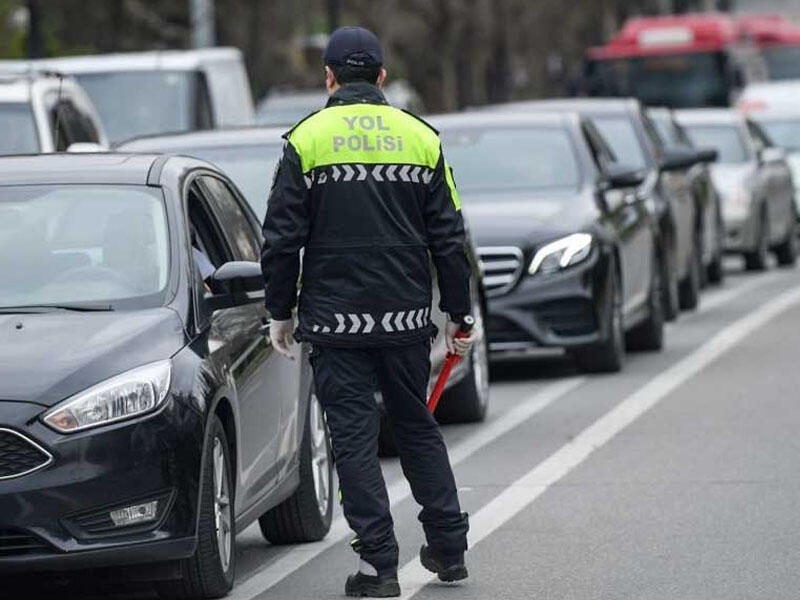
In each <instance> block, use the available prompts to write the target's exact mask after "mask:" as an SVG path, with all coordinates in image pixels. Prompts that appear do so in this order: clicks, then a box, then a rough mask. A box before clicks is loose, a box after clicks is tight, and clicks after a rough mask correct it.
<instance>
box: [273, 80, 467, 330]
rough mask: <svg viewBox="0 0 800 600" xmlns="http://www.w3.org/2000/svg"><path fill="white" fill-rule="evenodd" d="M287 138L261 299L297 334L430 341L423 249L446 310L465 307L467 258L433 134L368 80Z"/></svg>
mask: <svg viewBox="0 0 800 600" xmlns="http://www.w3.org/2000/svg"><path fill="white" fill-rule="evenodd" d="M284 137H285V138H286V140H287V143H286V146H285V148H284V153H283V157H282V159H281V161H280V162H279V164H278V167H277V170H276V173H275V178H274V181H273V184H272V190H271V192H270V197H269V201H268V204H267V215H266V219H265V221H264V248H263V251H262V255H261V264H262V268H263V272H264V280H265V286H266V305H267V309H268V310H269V311H270V313H271V315H272V317H273V318H274V319H281V320H282V319H287V318H289V316H290V315H291V311H292V309H293V307H294V305H295V301H296V298H297V283H298V275H299V274H300V260H301V258H300V255H301V249H304V253H303V259H302V260H303V267H302V281H301V282H300V289H301V292H300V306H299V326H298V330H297V339H299V340H302V341H311V342H314V343H318V344H321V345H330V346H386V345H395V344H408V343H413V342H415V341H419V340H422V339H426V338H430V337H431V336H432V335H434V334H435V327H434V326H433V324H432V323H431V320H430V307H431V285H432V279H431V271H430V258H431V257H432V258H433V263H434V264H435V266H436V271H437V274H438V280H439V287H440V290H441V298H442V302H441V308H442V310H443V311H445V312H447V313H449V314H450V315H451V316H452V317H453V318H458V317H461V316H463V315H465V314H468V313H469V312H470V283H469V278H470V266H469V263H468V260H467V256H466V253H465V233H464V223H463V220H462V217H461V210H460V203H459V199H458V193H457V192H456V189H455V185H454V183H453V178H452V173H451V171H450V169H449V167H448V166H447V164H446V162H445V160H444V157H443V155H442V150H441V144H440V142H439V138H438V134H437V132H436V131H435V130H434V129H433V128H431V127H430V126H429V125H428V124H426V123H425V122H423V121H421V120H420V119H418V118H417V117H415V116H413V115H410V114H408V113H406V112H404V111H401V110H399V109H396V108H393V107H391V106H389V105H388V104H387V103H386V100H385V99H384V97H383V95H382V94H381V92H380V91H379V90H378V89H377V88H376V87H374V86H372V85H368V84H350V85H346V86H344V87H342V88H341V89H340V90H339V91H338V92H337V93H336V94H334V96H333V97H332V98H331V99H330V101H329V102H328V105H327V106H326V107H325V108H324V109H323V110H321V111H319V112H316V113H314V114H312V115H310V116H309V117H307V118H306V119H305V120H303V121H301V122H300V123H299V124H298V125H296V126H295V127H294V128H293V129H292V130H291V131H289V132H288V133H287V134H286V135H285V136H284Z"/></svg>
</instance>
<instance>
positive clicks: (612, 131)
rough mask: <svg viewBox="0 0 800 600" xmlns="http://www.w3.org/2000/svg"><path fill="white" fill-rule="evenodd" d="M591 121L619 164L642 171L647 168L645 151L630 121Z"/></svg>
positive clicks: (616, 118) (625, 118) (610, 118)
mask: <svg viewBox="0 0 800 600" xmlns="http://www.w3.org/2000/svg"><path fill="white" fill-rule="evenodd" d="M591 121H592V123H594V125H595V127H597V129H598V130H599V131H600V134H601V135H602V136H603V138H604V139H605V141H606V142H607V143H608V145H609V146H610V147H611V149H612V150H613V151H614V155H615V156H616V157H617V161H618V162H619V163H620V164H622V165H625V166H626V167H630V168H632V169H644V168H645V167H646V166H647V164H646V157H645V154H644V152H645V150H644V148H643V147H642V144H641V142H640V141H639V137H638V136H637V135H636V129H634V127H633V123H631V121H630V119H628V118H627V117H616V116H614V117H605V116H603V117H593V118H592V119H591Z"/></svg>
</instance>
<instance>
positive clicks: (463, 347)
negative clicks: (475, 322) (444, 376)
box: [444, 321, 481, 356]
mask: <svg viewBox="0 0 800 600" xmlns="http://www.w3.org/2000/svg"><path fill="white" fill-rule="evenodd" d="M460 328H461V324H460V323H454V322H453V321H447V324H446V325H445V326H444V341H445V344H446V345H447V351H448V352H449V353H450V354H458V355H459V356H466V355H467V354H469V352H470V350H472V346H474V345H475V342H477V341H478V339H479V337H480V335H481V332H480V331H479V328H478V327H473V328H472V331H470V333H469V337H464V338H457V337H456V334H457V333H458V331H459V329H460Z"/></svg>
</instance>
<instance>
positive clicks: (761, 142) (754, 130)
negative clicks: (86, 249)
mask: <svg viewBox="0 0 800 600" xmlns="http://www.w3.org/2000/svg"><path fill="white" fill-rule="evenodd" d="M746 123H747V131H748V132H749V133H750V137H751V138H752V139H753V142H754V143H755V145H756V149H758V151H759V152H760V151H761V150H763V149H764V148H771V147H772V146H773V145H774V144H773V143H772V140H771V139H770V138H769V136H768V135H767V134H766V133H764V130H763V129H761V127H759V126H758V125H756V124H755V123H753V122H752V121H749V120H748V121H746Z"/></svg>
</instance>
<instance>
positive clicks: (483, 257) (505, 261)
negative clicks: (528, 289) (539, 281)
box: [478, 246, 522, 296]
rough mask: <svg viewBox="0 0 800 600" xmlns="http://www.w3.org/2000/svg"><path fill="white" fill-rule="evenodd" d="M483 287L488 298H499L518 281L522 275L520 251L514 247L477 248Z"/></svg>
mask: <svg viewBox="0 0 800 600" xmlns="http://www.w3.org/2000/svg"><path fill="white" fill-rule="evenodd" d="M478 256H479V257H480V264H481V273H482V275H483V287H484V289H485V290H486V293H487V295H489V296H501V295H503V294H505V293H507V292H508V291H510V290H511V288H513V287H514V285H515V284H516V283H517V281H518V280H519V276H520V275H521V274H522V250H520V249H519V248H517V247H515V246H484V247H482V248H478Z"/></svg>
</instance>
